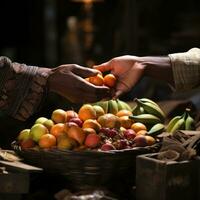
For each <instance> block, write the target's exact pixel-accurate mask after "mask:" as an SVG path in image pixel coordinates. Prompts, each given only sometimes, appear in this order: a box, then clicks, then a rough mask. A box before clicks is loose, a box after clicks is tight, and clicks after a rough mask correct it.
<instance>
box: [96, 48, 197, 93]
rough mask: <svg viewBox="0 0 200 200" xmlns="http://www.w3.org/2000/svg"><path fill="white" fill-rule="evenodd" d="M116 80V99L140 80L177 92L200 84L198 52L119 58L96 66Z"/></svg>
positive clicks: (194, 49) (193, 50)
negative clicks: (159, 82) (165, 85)
mask: <svg viewBox="0 0 200 200" xmlns="http://www.w3.org/2000/svg"><path fill="white" fill-rule="evenodd" d="M94 68H96V69H99V70H100V71H102V72H105V71H111V73H113V74H114V75H115V76H117V77H118V82H117V85H116V92H115V97H118V96H120V95H121V94H123V93H125V92H128V91H129V90H130V89H131V88H132V87H134V86H135V84H136V83H137V82H138V81H139V80H140V79H141V78H142V77H143V76H149V77H152V78H155V79H158V80H164V81H166V82H167V83H169V84H171V85H172V86H173V87H174V88H175V89H176V90H177V91H179V90H187V89H191V88H194V87H197V86H199V85H200V49H198V48H193V49H191V50H189V51H188V52H185V53H175V54H169V55H168V56H163V57H157V56H153V57H149V56H148V57H137V56H121V57H116V58H114V59H112V60H110V61H108V62H106V63H103V64H101V65H98V66H95V67H94Z"/></svg>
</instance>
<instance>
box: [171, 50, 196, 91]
mask: <svg viewBox="0 0 200 200" xmlns="http://www.w3.org/2000/svg"><path fill="white" fill-rule="evenodd" d="M168 56H169V58H170V60H171V63H172V70H173V76H174V82H175V89H176V90H177V91H185V90H190V89H193V88H196V87H199V86H200V49H199V48H192V49H190V50H189V51H188V52H185V53H175V54H169V55H168Z"/></svg>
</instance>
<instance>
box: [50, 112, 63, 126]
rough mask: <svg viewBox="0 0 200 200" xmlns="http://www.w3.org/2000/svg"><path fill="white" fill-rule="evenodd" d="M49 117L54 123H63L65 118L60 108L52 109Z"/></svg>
mask: <svg viewBox="0 0 200 200" xmlns="http://www.w3.org/2000/svg"><path fill="white" fill-rule="evenodd" d="M51 119H52V120H53V121H54V122H55V123H64V122H65V120H66V112H65V111H64V110H62V109H57V110H54V111H53V113H52V115H51Z"/></svg>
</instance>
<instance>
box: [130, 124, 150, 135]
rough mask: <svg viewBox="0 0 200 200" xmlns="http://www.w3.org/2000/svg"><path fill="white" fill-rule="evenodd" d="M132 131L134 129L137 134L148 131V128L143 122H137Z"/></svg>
mask: <svg viewBox="0 0 200 200" xmlns="http://www.w3.org/2000/svg"><path fill="white" fill-rule="evenodd" d="M131 129H133V130H134V131H135V132H136V133H137V132H138V131H140V130H147V127H146V126H145V125H144V124H142V123H141V122H135V123H133V124H132V126H131Z"/></svg>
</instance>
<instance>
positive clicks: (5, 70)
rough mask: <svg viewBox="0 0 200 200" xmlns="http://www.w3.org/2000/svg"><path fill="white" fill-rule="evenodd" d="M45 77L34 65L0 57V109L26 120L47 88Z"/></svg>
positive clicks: (38, 105) (39, 102)
mask: <svg viewBox="0 0 200 200" xmlns="http://www.w3.org/2000/svg"><path fill="white" fill-rule="evenodd" d="M47 77H48V75H47V74H45V73H41V72H40V70H39V68H38V67H36V66H28V65H25V64H19V63H13V62H11V60H10V59H9V58H7V57H0V110H2V111H5V112H6V113H7V114H8V115H10V116H12V117H14V118H16V119H19V120H22V121H24V120H26V119H27V118H28V117H30V116H31V115H32V114H33V113H34V112H36V111H37V110H38V109H39V107H40V104H41V102H42V101H43V99H44V97H45V94H46V90H47V84H46V83H47Z"/></svg>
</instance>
